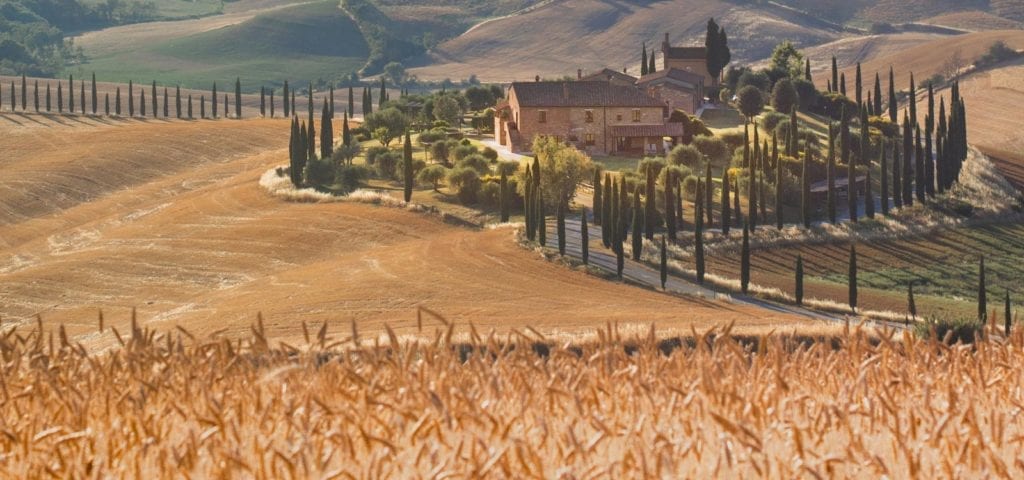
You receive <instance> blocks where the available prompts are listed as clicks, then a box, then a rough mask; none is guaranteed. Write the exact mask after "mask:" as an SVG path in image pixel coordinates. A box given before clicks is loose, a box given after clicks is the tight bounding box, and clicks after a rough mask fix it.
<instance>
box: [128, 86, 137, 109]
mask: <svg viewBox="0 0 1024 480" xmlns="http://www.w3.org/2000/svg"><path fill="white" fill-rule="evenodd" d="M134 88H135V85H134V84H132V81H131V80H128V116H129V117H134V116H135V91H134Z"/></svg>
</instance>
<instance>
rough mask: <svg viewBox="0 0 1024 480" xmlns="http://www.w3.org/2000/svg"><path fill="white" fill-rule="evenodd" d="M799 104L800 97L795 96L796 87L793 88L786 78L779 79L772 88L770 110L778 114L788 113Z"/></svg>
mask: <svg viewBox="0 0 1024 480" xmlns="http://www.w3.org/2000/svg"><path fill="white" fill-rule="evenodd" d="M799 104H800V96H799V95H798V94H797V91H796V87H795V86H793V82H792V81H790V80H789V79H788V78H783V79H780V80H779V81H778V82H775V87H774V88H772V108H774V109H775V111H777V112H780V113H789V112H791V111H793V107H796V106H798V105H799Z"/></svg>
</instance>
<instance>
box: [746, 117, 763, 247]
mask: <svg viewBox="0 0 1024 480" xmlns="http://www.w3.org/2000/svg"><path fill="white" fill-rule="evenodd" d="M760 149H761V147H760V145H758V139H757V125H756V124H755V125H754V151H753V153H752V154H751V157H750V159H749V160H748V161H747V223H749V224H750V228H751V229H755V228H757V158H758V157H760V156H761V152H760Z"/></svg>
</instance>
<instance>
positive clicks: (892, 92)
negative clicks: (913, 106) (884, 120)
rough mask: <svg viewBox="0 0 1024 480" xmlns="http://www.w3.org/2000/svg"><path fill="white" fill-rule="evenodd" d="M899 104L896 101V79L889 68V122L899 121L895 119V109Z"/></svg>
mask: <svg viewBox="0 0 1024 480" xmlns="http://www.w3.org/2000/svg"><path fill="white" fill-rule="evenodd" d="M898 105H899V103H898V100H897V99H896V77H895V75H894V74H893V72H892V67H889V121H890V122H892V123H896V122H897V121H898V120H899V119H898V118H896V113H897V111H896V109H897V108H899V107H898Z"/></svg>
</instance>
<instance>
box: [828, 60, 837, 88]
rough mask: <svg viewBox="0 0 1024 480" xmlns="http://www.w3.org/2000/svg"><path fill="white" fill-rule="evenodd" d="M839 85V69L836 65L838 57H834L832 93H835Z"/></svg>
mask: <svg viewBox="0 0 1024 480" xmlns="http://www.w3.org/2000/svg"><path fill="white" fill-rule="evenodd" d="M838 85H839V67H838V66H837V65H836V56H835V55H833V56H832V87H831V88H830V89H829V91H830V92H834V91H835V90H836V88H838Z"/></svg>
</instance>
